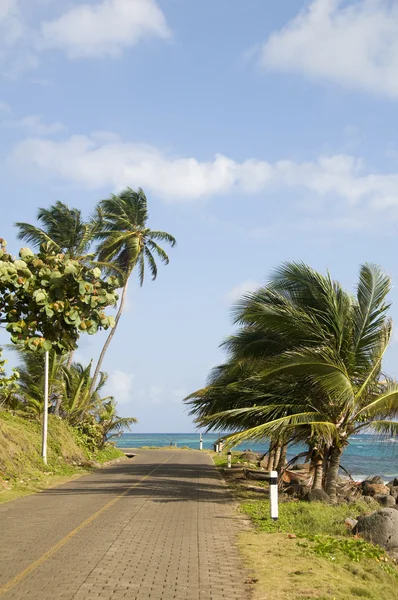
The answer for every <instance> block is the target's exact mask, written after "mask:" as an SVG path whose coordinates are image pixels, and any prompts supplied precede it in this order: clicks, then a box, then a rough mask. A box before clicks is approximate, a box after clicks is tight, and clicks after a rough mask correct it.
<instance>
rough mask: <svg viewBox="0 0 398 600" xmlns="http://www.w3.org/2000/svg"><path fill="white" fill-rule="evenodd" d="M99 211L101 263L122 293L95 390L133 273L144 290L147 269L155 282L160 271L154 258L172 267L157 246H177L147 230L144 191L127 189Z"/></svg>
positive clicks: (171, 239)
mask: <svg viewBox="0 0 398 600" xmlns="http://www.w3.org/2000/svg"><path fill="white" fill-rule="evenodd" d="M97 210H98V214H100V219H99V227H98V229H99V230H98V231H97V232H96V236H95V237H96V239H97V240H99V245H98V249H97V250H98V262H99V264H104V265H105V266H107V267H108V268H109V267H111V268H112V269H113V270H114V271H115V272H116V273H117V274H118V275H119V277H120V279H121V283H122V286H123V290H122V295H121V299H120V304H119V308H118V312H117V315H116V319H115V326H114V327H113V328H112V329H111V331H110V333H109V335H108V338H107V340H106V342H105V344H104V347H103V349H102V351H101V354H100V357H99V359H98V363H97V366H96V368H95V372H94V376H93V383H92V385H93V386H94V385H95V383H96V380H97V378H98V373H99V371H100V369H101V365H102V362H103V360H104V356H105V353H106V351H107V349H108V346H109V344H110V343H111V341H112V338H113V336H114V334H115V331H116V327H117V325H118V323H119V320H120V317H121V315H122V312H123V308H124V304H125V300H126V293H127V286H128V282H129V278H130V275H131V273H132V271H133V270H134V269H135V268H136V267H137V268H138V278H139V283H140V285H141V286H142V285H143V283H144V276H145V269H146V266H148V268H149V271H150V274H151V276H152V279H153V280H154V279H156V277H157V272H158V269H157V264H156V260H155V256H156V257H157V258H159V259H160V260H161V262H163V264H165V265H167V264H168V263H169V257H168V256H167V254H166V252H165V251H164V250H163V248H162V247H161V246H160V245H159V244H158V243H157V242H159V241H160V242H166V243H168V244H170V246H174V245H175V243H176V240H175V239H174V237H173V236H172V235H170V234H169V233H166V232H165V231H155V230H151V229H149V228H148V226H147V221H148V209H147V199H146V196H145V194H144V192H143V191H142V189H139V190H138V191H137V192H135V191H133V190H132V189H130V188H127V189H125V190H124V191H123V192H121V193H120V194H119V195H117V196H116V195H112V196H111V197H110V198H108V199H107V200H102V201H101V202H100V203H99V206H98V209H97Z"/></svg>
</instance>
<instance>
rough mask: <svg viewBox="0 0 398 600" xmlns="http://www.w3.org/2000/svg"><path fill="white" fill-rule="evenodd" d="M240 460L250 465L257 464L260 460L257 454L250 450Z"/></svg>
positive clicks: (243, 453)
mask: <svg viewBox="0 0 398 600" xmlns="http://www.w3.org/2000/svg"><path fill="white" fill-rule="evenodd" d="M239 459H240V460H244V461H245V462H249V463H256V462H257V461H258V459H259V456H258V454H257V453H256V452H251V451H250V450H245V451H244V452H242V454H241V455H240V457H239Z"/></svg>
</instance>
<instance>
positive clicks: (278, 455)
mask: <svg viewBox="0 0 398 600" xmlns="http://www.w3.org/2000/svg"><path fill="white" fill-rule="evenodd" d="M281 451H282V446H281V445H280V444H278V445H277V447H276V449H275V456H274V469H275V470H276V469H277V468H278V465H279V460H280V458H281ZM270 471H272V469H270Z"/></svg>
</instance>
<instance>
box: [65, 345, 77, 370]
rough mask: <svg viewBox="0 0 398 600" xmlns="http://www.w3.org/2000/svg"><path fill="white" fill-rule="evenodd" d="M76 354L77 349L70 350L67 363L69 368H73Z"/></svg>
mask: <svg viewBox="0 0 398 600" xmlns="http://www.w3.org/2000/svg"><path fill="white" fill-rule="evenodd" d="M74 354H75V351H74V350H71V351H70V352H69V356H68V362H67V363H66V368H67V369H70V368H71V366H72V363H73V356H74Z"/></svg>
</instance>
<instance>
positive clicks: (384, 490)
mask: <svg viewBox="0 0 398 600" xmlns="http://www.w3.org/2000/svg"><path fill="white" fill-rule="evenodd" d="M361 488H362V493H363V495H364V496H376V495H377V494H382V495H384V496H387V495H388V494H389V493H390V490H389V489H388V487H387V486H386V485H384V483H373V482H372V481H370V480H369V479H365V481H363V482H362V484H361Z"/></svg>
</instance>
